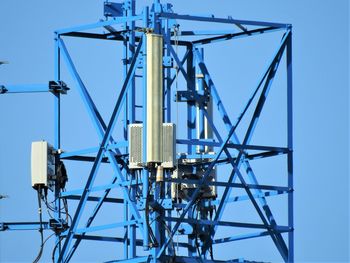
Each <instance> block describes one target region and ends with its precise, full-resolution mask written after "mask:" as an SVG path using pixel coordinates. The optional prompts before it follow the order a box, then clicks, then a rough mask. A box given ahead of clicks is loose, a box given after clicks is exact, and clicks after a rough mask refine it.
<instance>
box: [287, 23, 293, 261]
mask: <svg viewBox="0 0 350 263" xmlns="http://www.w3.org/2000/svg"><path fill="white" fill-rule="evenodd" d="M290 30H292V29H291V28H290ZM292 36H293V35H292V31H290V34H289V36H288V40H287V122H288V124H287V129H288V131H287V133H288V134H287V136H288V139H287V140H288V149H289V152H288V157H287V158H288V168H287V169H288V187H289V188H290V189H293V188H294V182H293V67H292ZM288 226H289V227H290V228H291V229H292V231H290V232H289V233H288V248H289V250H288V262H294V200H293V191H291V192H289V193H288Z"/></svg>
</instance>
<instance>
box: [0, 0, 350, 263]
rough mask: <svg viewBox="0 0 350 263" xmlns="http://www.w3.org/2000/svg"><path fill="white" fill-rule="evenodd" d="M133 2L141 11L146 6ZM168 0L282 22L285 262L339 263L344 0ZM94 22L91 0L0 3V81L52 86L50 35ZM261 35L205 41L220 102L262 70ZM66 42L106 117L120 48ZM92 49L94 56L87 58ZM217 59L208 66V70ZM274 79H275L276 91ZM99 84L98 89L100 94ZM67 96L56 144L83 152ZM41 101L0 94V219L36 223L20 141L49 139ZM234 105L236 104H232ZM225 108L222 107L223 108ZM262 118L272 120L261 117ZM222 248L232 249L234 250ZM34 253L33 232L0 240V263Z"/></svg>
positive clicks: (272, 134) (345, 185) (46, 100)
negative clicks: (288, 116) (288, 257)
mask: <svg viewBox="0 0 350 263" xmlns="http://www.w3.org/2000/svg"><path fill="white" fill-rule="evenodd" d="M137 2H138V3H137V4H138V6H139V7H141V6H143V5H144V4H145V3H150V2H151V1H137ZM169 2H171V3H174V11H175V12H178V13H182V14H209V13H210V14H211V13H212V14H215V15H216V16H217V17H227V16H228V15H232V16H233V17H234V18H238V19H248V20H262V21H265V20H266V21H273V22H286V23H291V24H293V34H294V39H293V41H294V46H293V48H294V49H293V55H294V57H293V63H294V143H295V145H294V148H295V151H294V152H295V229H296V231H295V258H296V261H297V262H320V261H328V262H335V261H338V262H347V261H349V260H350V259H349V254H348V250H349V179H348V177H349V166H348V164H349V78H348V75H349V4H348V1H346V0H337V1H331V0H323V1H316V0H310V1H302V0H294V1H292V0H286V1H277V0H267V1H258V0H247V1H232V0H231V1H229V0H222V1H209V0H203V1H198V0H193V1H169ZM218 2H219V3H218ZM101 17H102V1H97V0H93V1H83V0H76V1H68V0H62V1H39V0H34V1H11V0H2V1H1V2H0V60H8V61H9V62H10V64H8V65H3V66H0V84H22V83H46V82H47V81H48V80H51V79H53V44H54V42H53V31H54V30H56V29H59V28H65V27H69V26H73V25H80V24H85V23H90V22H95V21H98V19H99V18H101ZM273 40H276V39H274V38H273V37H272V36H271V37H267V38H265V39H263V40H262V42H261V43H260V44H259V42H258V41H256V42H254V41H253V40H250V41H252V42H249V41H246V42H244V41H242V42H239V43H237V44H232V46H230V44H227V45H226V46H225V45H223V46H217V47H218V48H219V50H220V52H218V51H217V50H216V51H215V47H216V46H213V48H212V49H210V50H209V51H208V52H207V53H206V55H207V57H208V64H210V65H211V66H210V69H211V72H212V75H213V76H215V80H216V82H217V86H218V87H219V89H220V91H221V92H222V94H223V97H224V102H225V100H226V102H227V104H229V103H230V100H229V99H228V98H229V97H230V94H231V89H230V88H229V87H227V85H226V84H227V83H231V81H232V83H233V84H237V85H241V86H242V87H251V86H252V85H254V83H255V82H256V81H255V80H256V75H255V74H257V73H258V69H259V68H263V67H260V65H264V63H266V61H268V60H267V59H268V58H269V57H270V56H271V54H272V53H271V51H273V48H274V46H273V44H272V43H276V42H273ZM230 43H232V42H230ZM68 44H69V45H68ZM67 45H68V46H69V49H70V50H72V56H73V58H76V59H77V60H80V62H77V67H78V68H79V69H80V71H81V72H82V74H84V76H83V78H84V79H85V80H86V82H87V83H89V85H90V87H93V89H92V90H93V91H92V94H93V95H94V96H95V97H96V103H97V105H98V106H99V107H100V108H101V107H102V108H101V110H102V113H103V114H104V115H105V116H108V114H109V112H110V110H111V106H112V104H113V100H110V101H106V100H105V97H103V96H102V95H103V94H104V92H106V93H107V92H112V91H113V89H112V87H109V86H108V85H109V84H111V83H114V82H117V83H118V81H120V78H121V76H122V73H121V72H120V70H119V71H118V69H120V68H118V65H119V64H120V63H119V62H120V56H121V53H120V52H121V49H120V48H118V47H114V46H111V45H108V44H105V43H101V42H96V41H92V42H91V43H88V42H84V44H83V43H81V42H74V41H70V42H67ZM97 45H99V46H98V47H100V50H99V52H101V53H97V51H96V52H95V50H96V49H94V48H96V46H97ZM231 49H232V53H230V55H227V56H226V55H225V54H224V51H227V52H230V51H229V50H231ZM89 50H94V52H89ZM240 50H242V52H240ZM113 52H115V55H114V53H113ZM215 52H216V53H215ZM111 54H112V55H111ZM247 54H248V55H247ZM87 55H89V57H88V56H87ZM253 58H257V60H258V62H257V63H258V64H252V63H253ZM117 59H119V60H118V61H117ZM217 61H219V63H220V64H219V66H218V64H215V63H218V62H217ZM117 62H118V63H119V64H118V63H117ZM235 62H237V63H238V62H239V63H240V64H237V63H236V64H235ZM114 66H115V67H114ZM101 69H103V70H101ZM244 69H246V71H245V72H244V73H242V74H241V73H240V71H238V70H242V71H243V70H244ZM226 71H227V73H225V72H226ZM64 73H65V70H64ZM220 73H221V74H220ZM222 73H223V74H222ZM231 76H233V77H231ZM231 78H232V79H231ZM282 80H283V77H282V79H281V80H280V82H279V81H277V84H278V83H282ZM65 81H67V83H72V85H73V82H72V80H71V79H70V78H68V77H67V79H65ZM101 84H103V85H101ZM100 86H106V88H105V89H103V90H102V91H103V94H102V92H100ZM233 86H234V85H233ZM277 86H278V85H277ZM72 87H73V86H72ZM233 91H236V90H234V89H233ZM242 94H244V93H242ZM69 96H70V95H68V96H67V97H65V98H64V99H65V102H64V103H65V104H64V105H66V106H67V107H66V108H64V109H63V114H64V116H66V117H67V121H66V122H64V123H63V127H62V129H63V136H64V138H66V139H65V141H64V143H65V145H67V147H70V148H71V149H75V148H77V147H79V146H82V145H84V144H86V143H87V142H90V145H88V146H91V142H92V141H96V137H94V136H95V135H94V134H93V131H92V130H91V126H89V124H87V125H86V126H85V125H81V123H85V122H87V123H88V119H87V117H86V114H85V112H84V109H83V108H82V107H81V106H80V105H78V104H77V105H76V107H75V104H74V103H75V100H76V99H77V97H74V96H75V95H74V92H73V91H72V97H69ZM239 96H242V97H244V96H243V95H239ZM271 96H273V98H275V99H276V101H278V98H279V96H281V97H282V98H283V94H282V93H279V92H277V91H276V92H275V93H271ZM226 98H227V99H226ZM52 105H53V100H52V96H50V94H26V95H1V96H0V112H1V115H0V116H1V117H0V118H1V126H0V194H6V195H9V196H10V198H8V199H2V200H0V222H2V221H36V220H37V202H36V195H35V192H34V191H33V190H32V189H31V187H30V143H31V141H34V140H40V139H47V140H48V141H53V120H52V116H53V106H52ZM276 105H277V106H273V105H271V106H269V107H270V108H269V111H270V112H272V113H273V115H272V116H273V117H276V118H277V117H279V114H278V112H279V110H280V108H279V106H278V104H276ZM238 106H240V104H239V102H238V103H237V109H238V108H239V107H238ZM235 109H236V108H235V106H233V109H232V112H234V110H235ZM76 120H79V122H77V121H76ZM266 121H267V123H270V124H275V125H276V126H277V125H278V124H277V123H274V122H273V120H272V119H269V118H266ZM278 127H279V126H278ZM260 132H261V135H260V137H259V138H265V139H266V140H272V141H273V140H277V141H278V140H279V139H281V140H283V138H279V137H278V134H279V132H278V131H272V130H271V131H270V130H266V129H264V128H263V127H262V128H261V130H260ZM86 171H88V169H87V168H85V167H83V168H79V169H76V168H72V170H70V173H71V174H83V173H84V172H86ZM72 183H74V179H72ZM76 183H77V182H76ZM242 209H243V210H242V211H245V210H244V208H242ZM247 213H248V212H247ZM256 244H258V243H256ZM253 245H254V246H255V243H254V244H253ZM51 247H52V241H50V242H48V245H47V247H46V250H45V253H44V259H45V261H50V258H51V249H50V248H51ZM234 247H237V248H239V246H238V245H237V246H234ZM266 247H267V246H266ZM38 248H39V235H38V233H37V232H35V231H32V232H2V233H0V261H1V262H20V261H22V262H28V261H31V260H32V259H33V258H34V257H35V256H36V253H37V251H38ZM254 248H255V250H256V251H255V252H256V253H257V254H258V255H260V254H261V255H262V256H263V257H265V258H267V259H270V260H275V261H276V260H277V261H278V260H279V258H278V257H277V256H276V252H275V251H274V250H266V251H265V245H264V244H263V245H262V246H261V247H260V249H259V248H258V247H254ZM89 249H91V247H89V246H86V247H82V248H81V252H80V253H79V254H78V255H77V257H76V258H75V260H76V261H79V260H80V261H82V262H86V261H88V260H90V261H96V260H97V259H98V258H99V257H98V256H99V255H96V253H91V252H90V251H91V250H89ZM111 249H113V247H111V245H106V247H105V248H102V250H101V251H103V252H105V253H106V255H107V256H108V257H109V259H113V255H112V254H111V252H110V251H111ZM118 249H120V247H116V248H115V251H118ZM250 249H251V248H250V247H249V244H248V243H247V244H243V252H242V253H246V254H248V255H249V252H250ZM252 259H255V258H252Z"/></svg>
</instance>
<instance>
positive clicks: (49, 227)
mask: <svg viewBox="0 0 350 263" xmlns="http://www.w3.org/2000/svg"><path fill="white" fill-rule="evenodd" d="M135 5H136V1H135V0H125V1H124V2H122V3H114V2H109V1H107V2H105V3H104V15H105V19H104V20H101V21H99V22H97V23H93V24H87V25H82V26H77V27H72V28H68V29H62V30H57V31H56V32H55V79H54V80H52V81H49V83H48V84H44V85H35V86H26V85H23V86H22V85H5V84H4V85H1V86H0V93H1V94H5V95H6V94H8V93H22V92H23V93H25V92H51V93H52V96H54V107H55V112H54V120H55V136H54V138H55V140H54V142H53V143H52V144H50V143H48V142H46V141H37V142H33V144H32V171H31V172H32V187H33V188H34V189H36V190H37V193H38V201H39V206H40V207H41V204H42V203H43V204H44V205H46V206H48V208H49V209H50V210H52V212H53V217H52V219H50V220H49V221H48V222H46V221H43V220H42V216H41V214H40V221H39V222H36V223H30V222H12V223H11V222H4V223H1V224H0V230H2V231H5V230H23V229H37V230H39V231H40V233H41V238H42V242H43V243H44V241H43V240H44V238H43V232H44V231H54V234H55V236H56V245H55V247H54V248H53V261H54V262H59V263H61V262H69V261H70V260H71V259H74V255H75V252H76V251H77V250H78V249H79V245H80V244H81V243H82V242H92V241H94V242H117V243H122V244H123V246H124V250H123V251H124V253H123V254H122V255H119V256H118V253H116V259H115V260H114V259H113V260H114V261H111V262H117V261H118V262H119V261H121V262H249V261H248V260H249V259H241V258H239V259H237V258H236V259H235V258H233V259H229V260H228V259H225V260H223V259H222V257H220V254H216V253H215V249H216V247H218V246H227V247H229V245H230V244H231V243H232V242H240V241H241V240H246V239H252V238H259V237H262V236H268V237H270V238H271V240H272V241H273V244H274V245H275V249H276V251H278V253H279V254H280V256H281V260H283V261H285V262H294V257H293V255H294V251H293V243H294V239H293V145H292V144H293V141H292V27H291V25H290V24H282V23H271V22H258V21H248V20H236V19H233V18H232V17H227V18H217V17H215V16H195V15H182V14H177V13H175V12H174V11H173V6H172V5H171V4H163V3H160V1H159V0H155V1H154V3H153V4H152V6H150V7H148V6H146V7H144V8H143V9H142V12H140V14H137V13H136V7H135ZM181 21H186V22H187V23H189V22H192V23H193V24H195V23H204V24H208V23H209V24H210V23H215V24H222V25H227V26H228V28H229V29H228V30H226V31H222V30H205V31H203V30H202V31H195V30H182V29H181V24H180V23H181ZM233 28H234V29H233ZM268 32H279V33H282V34H281V42H280V43H279V47H278V49H277V50H276V51H275V53H274V54H273V56H272V59H271V61H270V62H269V63H268V65H267V67H266V69H265V70H264V71H263V72H262V75H261V78H260V79H259V81H258V83H257V86H256V87H255V89H254V92H253V93H252V95H251V97H249V98H248V100H247V103H246V104H245V106H244V107H243V109H242V111H241V113H240V114H239V115H238V116H239V117H238V118H237V119H236V120H232V118H231V116H229V114H228V111H227V110H226V106H225V105H224V104H223V102H222V100H221V98H220V89H219V87H217V86H216V85H215V83H214V80H213V78H212V76H211V75H210V73H209V68H208V67H207V65H206V63H205V56H204V50H205V47H206V46H208V45H210V44H211V43H217V42H222V41H230V40H232V41H234V40H235V39H237V38H244V37H247V38H248V37H252V36H256V37H258V36H259V35H261V34H265V33H268ZM72 37H73V38H88V39H98V40H101V41H116V42H119V43H120V45H122V46H123V50H124V52H123V60H122V61H123V69H124V70H123V72H121V73H120V75H121V76H123V85H122V86H121V87H120V88H119V89H118V98H117V100H116V101H115V106H114V109H113V111H112V114H111V117H110V119H109V120H108V121H107V120H105V119H103V118H102V116H101V114H100V112H99V109H98V108H97V106H96V104H95V102H94V100H93V99H92V96H91V95H90V93H89V91H88V89H87V88H86V86H85V84H84V82H83V80H82V78H81V77H80V76H79V73H78V69H77V68H76V66H75V64H74V62H73V59H72V57H71V55H70V53H69V52H68V48H67V46H66V43H65V39H66V38H72ZM179 49H181V50H182V52H183V54H184V55H183V56H180V53H179V52H178V50H179ZM282 59H285V60H286V65H287V67H286V76H287V77H286V79H287V81H286V94H287V100H286V103H285V104H286V109H287V110H286V112H287V116H286V124H287V129H286V130H287V134H286V137H287V138H288V139H287V142H286V145H285V146H266V145H252V144H251V143H250V141H251V138H252V134H253V133H254V131H255V127H256V125H257V123H258V121H259V116H260V114H261V112H262V110H263V108H264V105H265V101H266V100H267V99H268V93H269V90H270V88H271V85H272V82H273V80H274V78H275V75H276V73H277V70H278V68H279V64H280V62H281V60H282ZM62 63H65V65H66V67H67V68H68V71H69V73H70V75H71V77H72V78H73V79H74V80H75V85H74V86H71V85H70V87H69V88H68V86H67V84H66V83H65V82H64V77H63V76H62V74H61V64H62ZM179 76H181V77H183V79H184V80H185V83H186V85H185V86H181V87H177V85H176V83H177V81H178V77H179ZM175 86H176V87H175ZM70 89H76V90H77V91H78V92H79V95H80V98H81V100H82V101H83V103H84V105H85V107H86V111H87V113H88V116H89V119H90V120H91V122H92V124H93V125H94V127H95V130H96V133H97V135H98V137H99V139H100V143H99V144H98V145H96V147H94V148H86V149H80V150H77V151H69V152H68V151H65V149H64V148H65V147H64V145H63V144H62V143H61V126H60V123H61V99H62V96H63V95H64V94H67V96H69V90H70ZM137 101H140V103H137ZM179 105H182V106H184V107H186V114H185V116H181V118H182V119H185V121H186V122H185V123H186V125H185V127H182V126H181V125H179V124H178V121H176V120H174V114H172V112H173V111H174V110H176V108H177V107H179ZM248 112H252V114H251V116H250V117H249V122H248V125H247V129H246V132H245V134H244V136H243V138H239V137H238V135H237V133H236V130H237V129H238V127H239V126H240V124H241V122H242V119H243V118H244V117H246V116H247V115H248ZM214 116H219V117H215V118H214ZM177 118H178V117H177ZM121 120H122V123H123V125H119V122H120V121H121ZM219 122H221V123H223V125H224V127H225V128H226V130H221V129H218V125H217V124H218V123H219ZM116 130H120V131H121V132H120V133H119V136H117V135H116V132H115V131H116ZM63 139H64V138H63ZM62 141H63V140H62ZM180 146H181V147H182V148H181V149H186V151H185V152H180V150H179V149H180ZM183 146H185V147H183ZM277 155H284V156H286V167H287V172H286V174H287V178H286V179H287V182H288V183H287V185H286V186H277V185H262V184H259V182H258V179H257V176H256V174H255V172H254V171H253V168H252V166H251V162H253V161H254V160H255V159H262V160H265V159H270V158H271V157H274V156H277ZM68 161H75V162H90V163H92V168H91V170H90V172H89V174H88V175H86V176H85V177H82V178H85V179H82V180H84V183H83V186H82V188H81V189H78V190H73V189H70V188H69V182H68V183H67V180H68V175H69V170H68V169H66V167H65V164H64V163H65V162H68ZM102 164H103V165H109V166H110V167H111V168H112V169H113V176H112V177H111V181H110V183H109V184H107V185H97V184H96V183H95V182H96V178H97V177H98V176H100V173H99V170H100V168H101V165H102ZM219 167H227V168H226V169H229V171H230V173H229V174H228V175H227V174H226V175H223V174H220V170H219ZM67 174H68V175H67ZM113 189H117V190H118V191H119V193H121V197H119V196H118V197H116V196H112V190H113ZM235 189H240V190H244V191H245V194H244V195H234V196H233V197H232V192H234V190H235ZM277 195H281V196H287V198H286V200H287V201H286V207H288V224H287V225H280V224H278V222H277V220H276V219H275V216H274V214H273V212H274V213H276V212H278V211H272V209H270V207H269V205H268V201H267V199H268V197H269V196H277ZM51 197H52V200H54V201H53V202H48V199H49V198H51ZM238 201H245V202H250V203H251V204H252V205H253V207H254V208H255V210H256V212H257V215H258V217H259V219H260V222H257V223H250V222H249V223H248V222H238V221H234V220H229V221H224V220H223V219H222V217H223V214H224V211H225V208H226V205H227V204H228V203H234V202H238ZM69 202H77V206H76V208H75V209H74V210H73V211H70V214H71V216H70V215H69V212H68V204H69ZM88 203H91V204H92V206H91V205H89V206H88V205H87V204H88ZM106 203H110V204H111V205H115V206H116V208H115V209H116V210H118V211H122V213H123V215H122V217H123V219H122V220H120V221H118V222H110V224H104V225H98V224H95V222H96V220H95V219H96V218H97V217H98V214H99V212H100V210H101V208H102V207H103V205H104V204H106ZM91 207H92V208H91ZM40 211H41V210H40ZM87 213H89V215H88V216H87V217H86V216H83V214H84V215H86V214H87ZM70 217H71V219H70ZM232 219H233V217H232ZM227 227H228V228H234V229H245V230H246V232H244V233H243V234H239V235H228V236H224V237H220V238H219V237H218V236H217V232H218V229H220V228H227ZM116 228H119V229H122V233H123V234H122V235H120V236H116V235H105V234H100V231H106V230H111V229H116ZM104 233H106V232H104ZM175 237H176V238H177V240H175ZM176 247H180V248H181V250H179V249H177V248H176ZM41 248H43V245H42V247H41ZM41 254H42V249H41V251H40V253H39V255H38V257H37V258H36V260H35V262H38V261H39V259H40V256H41ZM252 256H253V255H252ZM254 260H257V259H254Z"/></svg>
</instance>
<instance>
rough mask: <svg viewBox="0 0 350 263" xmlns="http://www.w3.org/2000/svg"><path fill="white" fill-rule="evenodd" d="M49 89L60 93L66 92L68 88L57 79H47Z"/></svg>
mask: <svg viewBox="0 0 350 263" xmlns="http://www.w3.org/2000/svg"><path fill="white" fill-rule="evenodd" d="M49 90H50V91H51V92H52V93H56V94H57V93H60V94H67V91H68V90H69V88H68V86H67V84H66V83H65V82H63V81H61V80H59V81H53V80H51V81H49Z"/></svg>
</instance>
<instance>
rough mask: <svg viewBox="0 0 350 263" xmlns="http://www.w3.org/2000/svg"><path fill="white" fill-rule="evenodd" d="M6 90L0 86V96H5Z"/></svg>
mask: <svg viewBox="0 0 350 263" xmlns="http://www.w3.org/2000/svg"><path fill="white" fill-rule="evenodd" d="M7 91H8V90H7V89H6V88H5V86H3V85H0V94H5V93H6V92H7Z"/></svg>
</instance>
